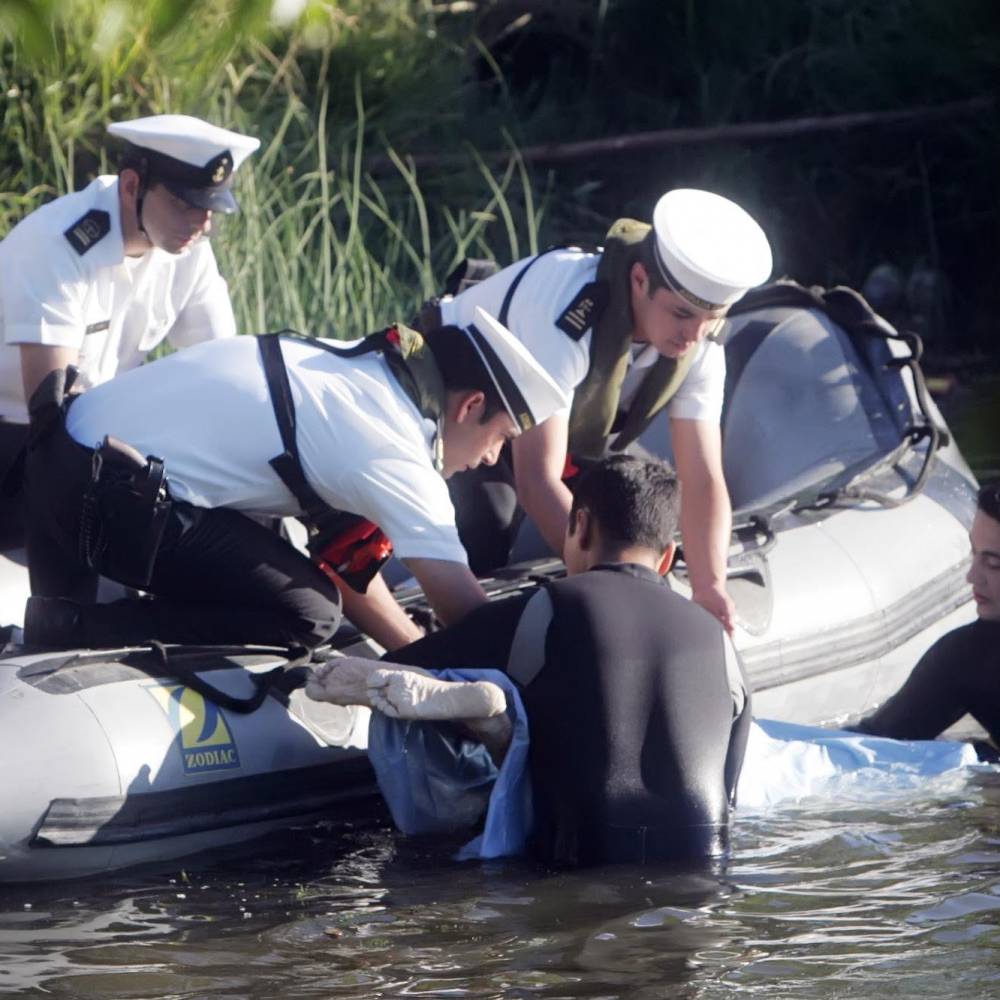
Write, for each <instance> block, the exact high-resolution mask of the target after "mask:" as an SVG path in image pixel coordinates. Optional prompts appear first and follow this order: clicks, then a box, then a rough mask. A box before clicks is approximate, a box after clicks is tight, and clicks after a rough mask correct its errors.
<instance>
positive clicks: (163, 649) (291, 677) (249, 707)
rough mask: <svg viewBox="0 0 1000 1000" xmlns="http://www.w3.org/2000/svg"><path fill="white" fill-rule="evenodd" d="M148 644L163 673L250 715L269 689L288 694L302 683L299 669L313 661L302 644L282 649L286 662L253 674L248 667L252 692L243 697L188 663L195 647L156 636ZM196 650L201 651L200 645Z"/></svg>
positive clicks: (259, 704)
mask: <svg viewBox="0 0 1000 1000" xmlns="http://www.w3.org/2000/svg"><path fill="white" fill-rule="evenodd" d="M147 645H148V646H149V648H150V649H151V650H152V651H153V653H154V654H155V655H156V657H157V660H158V666H159V667H160V669H161V670H162V672H163V673H164V674H166V675H167V676H168V677H172V678H173V679H174V680H177V681H180V682H181V684H183V685H184V686H185V687H189V688H191V689H192V690H193V691H197V692H198V694H200V695H201V696H202V697H203V698H207V699H208V700H209V701H211V702H214V703H215V704H216V705H218V706H219V708H225V709H228V710H229V711H231V712H237V713H238V714H241V715H249V714H250V713H251V712H256V711H257V709H258V708H260V706H261V705H262V704H263V703H264V699H265V698H267V696H268V695H269V694H271V693H272V692H280V693H283V694H286V695H287V694H289V693H290V692H291V691H294V690H295V688H297V687H302V685H303V684H304V683H305V676H304V674H305V671H302V670H298V669H297V668H299V667H304V666H306V665H307V664H308V663H310V662H311V661H312V656H313V654H312V651H311V650H308V649H306V648H305V647H304V646H293V647H290V648H289V649H288V650H286V651H285V655H286V656H287V657H288V658H287V661H286V662H285V663H282V664H279V665H278V666H276V667H274V668H273V669H271V670H268V671H265V672H264V673H262V674H255V673H252V672H250V671H247V675H248V676H249V678H250V681H251V683H252V684H253V687H254V693H253V694H252V695H249V696H247V697H245V698H240V697H238V696H236V695H231V694H229V693H228V692H226V691H222V690H221V689H220V688H217V687H216V686H215V685H214V684H211V683H209V682H208V681H206V680H205V679H204V678H203V677H202V676H201V675H200V674H199V673H198V669H201V670H205V667H204V665H202V666H200V668H196V667H195V666H193V665H192V664H191V663H188V662H185V660H188V659H190V658H191V656H192V654H193V653H194V652H195V650H192V648H191V647H185V646H178V647H174V648H171V647H168V646H167V645H165V644H164V643H162V642H157V641H156V640H155V639H152V640H150V641H149V642H148V643H147ZM198 652H201V650H200V649H199V650H198Z"/></svg>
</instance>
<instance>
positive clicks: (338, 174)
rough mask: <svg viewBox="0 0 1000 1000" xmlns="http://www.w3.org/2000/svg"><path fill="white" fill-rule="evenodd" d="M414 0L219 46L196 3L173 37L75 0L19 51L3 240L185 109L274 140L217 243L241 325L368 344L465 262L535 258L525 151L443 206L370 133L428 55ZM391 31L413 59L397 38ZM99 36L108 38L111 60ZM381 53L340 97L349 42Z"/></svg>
mask: <svg viewBox="0 0 1000 1000" xmlns="http://www.w3.org/2000/svg"><path fill="white" fill-rule="evenodd" d="M161 6H162V5H161ZM320 6H322V9H319V7H320ZM359 6H360V5H359ZM410 6H411V5H410V4H407V3H403V2H399V0H379V2H368V3H365V5H364V7H365V10H366V11H367V12H368V13H369V14H370V15H371V16H373V17H375V16H376V13H377V11H376V8H381V9H382V13H383V14H384V15H385V17H384V18H381V19H380V24H381V27H380V28H379V29H378V30H376V31H374V32H370V33H363V32H361V30H360V27H359V26H360V23H361V19H360V14H358V13H351V12H350V10H349V9H348V7H347V5H344V6H341V7H339V8H333V7H329V6H325V5H315V6H314V8H313V9H312V10H311V11H310V16H309V17H307V18H305V19H304V23H303V24H302V25H301V26H300V27H299V29H298V30H297V31H295V32H292V33H280V32H279V33H276V35H275V38H273V39H268V38H266V37H263V38H262V37H257V38H251V37H248V36H245V35H240V34H236V33H229V34H226V33H223V34H222V36H221V38H222V41H219V34H218V32H219V29H220V27H225V25H226V23H227V22H226V21H225V20H223V19H222V18H221V15H220V12H219V9H216V8H215V7H213V5H192V4H188V5H187V7H188V8H189V10H188V15H189V19H190V23H188V24H187V25H186V26H184V27H183V30H182V26H180V25H178V26H175V27H173V29H172V30H170V31H169V32H167V33H166V34H165V35H163V36H162V37H158V36H157V33H156V31H155V30H154V29H153V28H150V27H149V22H148V21H147V20H145V19H144V18H143V16H142V14H143V11H142V8H141V5H140V7H139V8H138V9H136V8H132V9H131V10H129V9H127V8H126V7H125V6H124V5H122V4H117V5H116V4H113V3H98V2H95V0H76V2H71V3H69V4H67V8H68V9H64V10H63V16H62V17H61V18H60V19H58V20H56V21H55V25H56V30H55V32H54V33H53V36H52V41H53V45H52V50H51V51H50V52H48V53H45V54H43V57H42V58H38V57H37V54H36V53H35V50H31V51H30V52H26V51H25V50H24V48H23V45H20V44H12V43H11V42H10V41H8V42H6V43H5V44H4V48H3V52H2V58H0V88H2V92H3V94H4V95H5V97H4V98H3V99H4V101H5V104H4V136H5V140H6V141H5V143H4V146H3V153H2V157H0V191H2V192H4V193H2V194H0V234H2V233H4V232H6V231H8V230H9V228H10V227H11V226H12V225H14V224H15V223H16V222H17V220H18V219H20V218H21V217H23V216H24V215H25V214H27V213H28V212H29V211H31V210H32V209H33V208H35V207H37V206H38V205H39V204H41V203H43V202H44V201H46V200H48V199H50V198H52V197H54V196H56V195H58V194H62V193H64V192H66V191H69V190H73V189H75V188H78V187H79V186H81V185H83V184H85V183H86V182H87V181H89V180H90V179H91V178H92V177H93V176H96V175H97V174H99V173H107V172H113V171H114V162H113V159H109V153H108V146H107V144H106V141H105V135H104V126H105V123H106V122H107V121H109V120H119V119H127V118H132V117H138V116H140V115H144V114H152V113H161V112H184V113H190V114H198V115H201V116H203V117H205V118H208V119H209V120H212V121H217V122H220V123H222V124H225V125H227V126H230V127H232V128H236V129H238V130H240V131H244V132H247V133H249V134H252V135H257V136H260V137H261V139H262V141H263V142H262V147H261V149H260V151H259V152H258V153H257V154H256V155H255V156H254V157H253V158H252V160H251V161H250V169H245V170H243V171H241V172H240V174H239V175H238V176H237V196H238V199H239V201H240V204H241V212H240V214H239V215H237V216H234V217H230V218H224V219H219V220H217V224H216V227H215V233H214V236H213V240H214V242H215V246H216V252H217V255H218V257H219V260H220V266H221V267H222V269H223V272H224V273H225V274H226V276H227V278H228V279H229V282H230V287H231V290H232V293H233V299H234V304H235V307H236V312H237V319H238V321H239V323H240V326H241V328H242V329H245V330H254V331H257V330H264V329H276V328H280V327H283V326H291V327H294V328H297V329H300V330H309V331H312V332H315V333H323V334H327V335H343V336H357V335H360V334H361V333H363V332H366V331H368V330H371V329H374V328H376V327H377V326H378V325H380V324H383V323H385V322H387V321H389V320H390V319H392V318H402V319H405V318H406V317H408V316H410V315H412V314H413V313H414V312H415V309H416V307H417V305H418V304H419V302H420V301H421V300H422V299H423V298H425V297H427V296H429V295H431V294H433V293H434V292H435V291H436V289H437V285H438V280H439V279H440V278H441V277H442V276H443V275H444V274H446V273H447V272H448V271H449V270H450V269H451V268H452V267H453V266H454V265H455V264H456V263H457V262H458V261H459V260H461V259H462V257H464V256H466V255H467V254H468V255H479V256H491V255H492V254H493V252H494V251H495V252H496V253H498V254H500V255H501V256H502V257H503V258H505V259H511V258H514V257H517V256H519V255H522V254H524V253H527V252H529V251H530V250H533V249H536V248H537V227H538V220H539V211H538V206H537V204H536V202H535V201H534V200H533V197H532V194H531V190H530V186H529V184H528V179H527V174H526V172H525V171H524V169H523V165H522V164H520V162H519V160H518V158H517V155H516V152H515V151H513V150H512V152H511V155H510V158H509V162H508V163H507V165H506V166H505V167H502V168H501V169H499V170H496V171H494V170H490V169H488V168H487V167H486V166H485V164H482V163H480V164H479V165H478V166H475V167H474V168H473V169H472V170H471V171H469V172H468V174H467V175H466V176H464V177H463V178H462V181H461V197H460V198H456V199H454V200H452V201H451V202H450V203H444V202H437V203H435V204H428V202H427V200H426V199H425V198H424V195H423V193H422V191H421V187H420V183H419V178H418V177H417V176H416V175H415V173H414V172H413V171H412V170H411V169H410V168H409V167H408V166H407V163H406V161H405V158H404V157H402V156H401V155H399V154H397V153H396V151H395V150H394V149H393V147H392V146H391V145H389V144H388V143H387V142H386V141H385V140H384V139H382V140H379V139H378V129H377V126H376V125H370V123H369V112H368V107H367V102H368V97H367V95H366V90H368V91H369V92H370V93H371V94H372V98H371V100H372V102H373V104H375V105H376V106H377V105H378V103H379V102H380V101H381V102H384V101H385V99H386V92H385V88H386V87H387V86H390V84H389V82H388V70H392V72H394V73H399V74H401V75H400V76H399V78H398V79H397V80H396V81H395V83H392V84H391V89H393V90H394V91H397V92H398V91H400V90H401V89H402V87H403V84H404V78H405V77H406V76H407V75H408V74H410V73H411V72H413V69H414V64H413V63H412V62H407V63H406V65H404V66H402V67H399V66H397V62H398V60H397V59H396V58H395V53H396V52H398V53H400V54H402V53H406V54H407V58H408V59H409V60H412V59H413V58H414V49H413V47H412V46H411V45H408V44H403V42H404V41H405V39H406V38H407V37H408V32H411V31H413V30H414V29H415V25H414V23H413V22H412V20H406V19H403V20H402V21H401V18H402V15H403V13H404V12H405V11H406V10H407V9H408V8H409V7H410ZM320 15H322V16H320ZM109 19H112V20H113V21H114V24H113V25H112V26H111V27H110V28H109V27H108V23H107V22H108V20H109ZM152 23H153V24H154V25H155V24H156V23H158V22H157V21H156V19H155V18H153V19H152ZM387 25H388V26H389V28H387V27H386V26H387ZM213 29H214V30H215V35H213ZM390 29H391V30H392V31H394V32H395V36H394V44H396V45H397V46H398V49H397V50H392V49H390V48H388V47H387V46H385V40H384V39H382V38H381V34H382V32H384V31H386V30H390ZM355 35H357V36H358V37H357V42H358V44H357V45H355V44H354V40H353V39H354V36H355ZM213 38H214V39H215V40H214V41H212V39H213ZM92 39H104V40H105V41H103V42H102V43H101V46H100V47H99V51H97V50H95V49H94V47H93V44H92V43H91V42H90V41H89V40H92ZM206 39H208V40H209V42H208V44H206V43H205V40H206ZM313 42H314V43H315V44H312V43H313ZM272 43H273V44H272ZM428 45H429V43H428ZM366 46H367V47H371V49H372V51H373V52H374V50H375V47H377V46H382V48H381V50H380V51H382V55H383V58H384V60H385V63H386V69H387V72H377V71H375V70H376V69H377V67H375V64H374V63H373V64H372V66H371V67H370V70H372V71H373V75H374V79H373V80H372V81H370V83H371V85H370V87H369V81H366V80H365V79H363V78H362V74H361V72H360V69H356V68H352V69H351V70H350V72H349V74H348V75H349V77H350V81H349V83H345V82H344V81H343V80H341V81H340V83H339V84H337V85H336V86H335V84H334V82H333V81H334V80H335V79H338V78H339V77H343V76H344V74H345V69H344V67H343V66H342V65H341V66H339V72H338V73H334V72H333V70H332V63H333V62H334V61H338V63H339V56H338V53H339V52H340V51H341V49H346V50H347V51H350V52H351V53H352V58H357V54H358V53H357V51H356V50H357V49H359V48H360V49H361V50H364V49H365V47H366ZM424 58H427V51H425V52H424ZM410 113H412V109H411V112H410ZM372 141H377V142H378V148H379V150H380V152H382V153H383V155H387V156H388V157H389V158H390V162H391V163H392V165H393V166H392V169H391V172H389V173H387V174H383V175H382V176H380V177H379V178H377V179H376V178H373V177H372V176H371V175H370V174H369V173H368V171H367V170H366V169H365V166H364V157H365V153H366V148H367V144H369V143H370V142H372Z"/></svg>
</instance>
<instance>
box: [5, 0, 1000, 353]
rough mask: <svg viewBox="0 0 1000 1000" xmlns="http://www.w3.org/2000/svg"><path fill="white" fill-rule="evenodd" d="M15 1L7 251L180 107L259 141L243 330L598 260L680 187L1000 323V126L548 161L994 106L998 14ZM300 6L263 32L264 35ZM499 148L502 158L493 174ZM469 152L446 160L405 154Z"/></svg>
mask: <svg viewBox="0 0 1000 1000" xmlns="http://www.w3.org/2000/svg"><path fill="white" fill-rule="evenodd" d="M300 7H302V5H301V4H299V5H296V4H294V3H292V2H291V0H283V2H281V3H277V4H275V3H274V0H132V2H128V0H62V2H57V0H16V2H13V0H11V2H8V3H5V4H3V5H0V31H2V30H3V29H4V28H6V30H7V36H6V39H7V40H6V41H4V40H2V39H0V89H2V94H3V95H5V96H3V97H0V100H2V101H3V102H4V103H3V105H2V113H3V118H4V120H3V129H4V131H3V134H4V139H5V141H4V143H3V146H2V148H0V234H2V233H3V232H5V231H6V230H7V229H8V228H9V227H10V226H11V225H12V224H13V223H14V222H15V221H16V220H17V219H18V218H20V217H21V216H22V215H23V214H25V212H27V211H28V210H30V209H31V208H32V207H33V206H35V205H37V204H39V203H40V202H41V201H43V200H45V199H47V198H50V197H52V196H53V195H55V194H57V193H60V192H62V191H65V190H69V189H70V188H73V187H79V186H80V185H82V184H83V183H85V182H86V181H87V180H88V179H89V178H90V177H91V176H93V175H95V174H96V173H98V172H100V171H102V170H108V169H111V168H112V166H113V165H112V164H111V163H109V161H108V159H107V154H106V153H105V145H104V137H103V125H104V123H105V121H107V120H108V119H120V118H128V117H135V116H138V115H142V114H149V113H156V112H164V111H175V112H180V111H183V112H187V113H191V114H197V115H201V116H203V117H206V118H209V119H211V120H213V121H218V122H220V123H222V124H227V125H231V126H233V127H235V128H239V129H242V130H244V131H247V132H250V133H252V134H255V135H259V136H260V137H261V138H262V140H263V143H264V145H263V148H262V150H261V152H260V153H259V154H258V155H257V156H255V157H254V158H253V160H251V167H252V169H251V170H247V171H245V172H241V174H242V176H241V177H240V178H239V185H238V187H239V196H240V199H241V202H242V204H243V206H244V211H243V213H242V215H241V216H240V217H238V218H235V219H227V220H224V221H222V222H221V223H220V225H219V226H218V231H217V235H216V241H217V247H218V252H219V257H220V259H221V262H222V266H223V267H224V269H225V271H226V273H227V275H228V276H229V277H230V281H231V285H232V288H233V292H234V298H235V301H236V306H237V311H238V315H239V318H240V322H241V324H242V325H243V326H244V327H245V328H246V329H251V330H258V329H262V328H265V327H267V328H275V327H280V326H282V325H285V324H288V325H292V326H296V327H299V328H306V329H311V330H315V331H317V332H318V331H324V332H326V331H330V330H333V331H337V332H342V333H344V334H350V335H353V334H357V333H359V332H361V331H363V330H365V329H368V328H370V327H372V326H373V325H378V324H380V323H382V322H385V321H386V320H388V319H389V318H391V317H394V316H407V315H409V314H410V313H411V312H412V310H413V307H414V306H415V305H416V303H417V302H419V300H420V299H421V298H422V297H423V296H424V295H426V294H428V293H429V292H431V291H433V290H434V289H435V288H436V287H437V286H438V284H439V282H440V281H441V279H442V278H443V276H444V274H445V273H447V271H448V270H449V268H450V266H451V265H452V264H453V263H454V262H456V261H457V260H458V259H460V258H461V257H462V256H463V255H464V254H465V253H467V252H472V253H474V254H477V255H482V256H495V257H496V258H497V259H498V260H501V261H502V262H507V261H508V260H511V259H513V258H515V257H517V256H519V255H522V254H524V253H526V252H528V251H529V250H531V249H534V248H535V247H536V246H538V245H545V244H546V243H548V242H553V241H564V240H589V241H594V240H598V239H599V238H600V236H601V234H602V232H603V230H604V229H605V228H606V226H607V225H608V223H609V222H610V221H611V220H612V219H613V218H615V217H616V216H617V215H620V214H631V215H636V216H640V217H641V216H646V215H648V213H649V211H650V208H651V206H652V204H653V201H654V200H655V198H656V196H657V195H658V194H659V193H660V192H662V191H663V190H665V189H666V188H668V187H671V186H678V185H694V186H704V187H710V188H714V189H715V190H719V191H720V192H722V193H725V194H729V195H731V196H733V197H736V198H737V199H738V200H740V201H741V202H743V203H744V204H746V205H747V207H748V208H750V209H751V211H753V212H754V213H755V214H757V215H758V216H759V217H760V218H761V219H762V220H763V221H764V223H765V227H766V228H767V230H768V232H769V234H770V235H771V237H772V240H773V243H774V245H775V249H776V258H777V271H778V272H779V273H784V274H789V275H791V276H793V277H796V278H798V279H800V280H803V281H814V282H820V283H824V284H831V283H836V282H845V283H849V284H853V285H855V286H860V284H861V283H862V282H863V280H864V278H865V276H866V275H867V274H868V272H869V270H870V269H871V268H872V267H873V266H874V265H875V264H878V263H880V262H882V261H890V262H892V263H894V264H895V265H897V266H898V267H899V268H900V270H901V272H902V273H903V276H904V278H905V277H906V276H907V275H909V274H910V273H911V272H912V271H914V270H915V269H916V270H919V269H924V271H926V269H927V268H931V269H936V270H937V271H939V272H943V273H944V276H945V279H946V280H945V281H944V282H942V283H941V285H942V287H944V288H945V289H947V290H948V292H947V294H948V296H949V297H948V299H947V302H946V303H945V306H946V308H939V309H938V312H940V313H941V314H942V315H943V316H944V317H945V325H946V329H941V330H938V331H936V332H935V335H936V336H938V337H939V338H940V346H941V347H942V348H944V349H952V348H961V349H963V350H969V349H974V348H976V347H979V348H980V349H982V348H986V349H990V347H991V346H992V345H993V340H994V337H993V332H992V331H993V327H994V325H995V324H994V322H993V317H994V316H995V315H996V314H997V312H998V311H1000V273H998V259H997V255H996V254H995V253H993V252H992V250H991V249H989V250H988V249H987V248H992V247H995V246H997V245H998V242H1000V203H998V199H997V191H996V180H995V179H996V177H997V176H998V173H1000V172H998V167H1000V163H998V162H997V161H998V158H1000V142H998V139H1000V135H998V132H1000V129H998V111H997V108H996V106H994V108H993V110H992V111H989V112H987V113H984V114H980V115H978V116H972V117H966V118H961V119H958V120H956V121H954V122H945V123H936V124H932V125H931V124H925V125H915V126H911V127H909V128H906V129H898V128H894V129H884V128H883V129H865V130H859V131H856V132H846V133H832V134H831V133H825V134H824V133H820V134H816V135H812V136H809V137H799V138H795V139H777V138H776V139H769V140H760V141H756V142H754V143H752V144H751V143H746V142H742V143H741V142H736V141H724V142H718V143H715V144H712V145H689V146H684V147H671V148H667V149H664V150H661V151H654V152H650V151H647V152H644V153H641V154H617V155H610V156H608V155H605V156H600V157H594V158H589V159H587V160H580V161H574V162H571V163H566V164H562V165H559V166H554V167H551V168H550V167H547V166H546V165H545V164H544V163H527V164H525V163H524V162H522V161H521V159H520V158H519V156H518V154H517V150H518V149H526V148H527V147H530V146H532V145H534V144H540V143H549V142H560V141H571V140H582V139H594V138H600V137H602V136H608V135H613V134H621V133H628V132H631V131H636V130H642V129H664V128H670V127H691V126H705V125H719V124H723V125H724V124H727V123H738V122H749V121H773V120H778V119H784V118H794V117H803V116H823V115H832V114H841V113H845V112H855V111H888V110H893V109H902V108H912V107H918V106H922V105H933V104H939V103H941V102H944V101H953V100H961V99H964V98H969V97H973V96H977V95H980V94H989V93H993V92H994V90H995V80H996V79H997V78H998V77H1000V44H998V43H1000V6H998V5H997V4H996V3H995V0H956V2H955V3H952V4H942V3H941V2H940V0H769V2H768V3H766V4H757V5H746V4H738V3H735V2H732V0H699V2H698V3H694V2H692V0H560V2H555V0H467V2H453V0H449V2H444V0H308V2H306V3H305V6H304V7H302V9H301V10H299V8H300ZM272 9H273V10H275V11H279V12H280V11H281V10H285V11H290V12H291V13H292V14H293V15H295V16H294V17H293V19H292V20H291V21H290V22H289V23H287V24H285V25H275V24H274V23H272V22H271V21H270V20H269V14H270V12H271V11H272ZM495 151H500V152H501V153H502V154H504V151H507V152H506V153H505V154H504V155H502V156H501V157H500V159H498V160H497V159H492V158H490V157H489V156H488V155H487V154H488V153H490V152H495ZM455 152H459V153H463V154H464V159H462V160H461V162H460V164H459V165H458V166H454V165H453V164H451V165H448V166H434V165H432V164H431V165H427V164H425V165H423V166H421V168H420V169H419V170H416V169H415V168H414V167H413V166H412V162H411V161H410V160H408V157H409V156H411V155H412V154H416V153H424V154H425V153H430V154H442V153H455Z"/></svg>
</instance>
